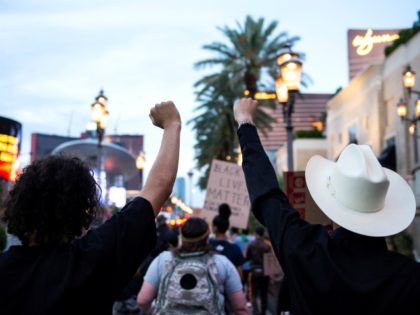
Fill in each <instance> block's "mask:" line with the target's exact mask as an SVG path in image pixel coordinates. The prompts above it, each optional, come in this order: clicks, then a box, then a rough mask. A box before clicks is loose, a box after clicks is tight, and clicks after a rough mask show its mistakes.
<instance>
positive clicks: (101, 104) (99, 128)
mask: <svg viewBox="0 0 420 315" xmlns="http://www.w3.org/2000/svg"><path fill="white" fill-rule="evenodd" d="M107 103H108V98H107V97H106V96H105V95H104V91H103V90H101V91H100V92H99V95H98V96H97V97H96V98H95V102H94V103H93V104H92V105H91V110H92V121H93V123H94V124H96V136H97V137H98V154H97V170H98V171H97V173H98V185H99V186H100V187H101V188H102V189H104V190H105V191H106V177H105V178H104V180H102V170H103V166H104V165H103V164H104V163H103V161H102V159H103V157H102V140H103V138H104V134H105V129H106V126H107V124H108V116H109V112H108V110H107V109H106V105H107ZM102 186H104V187H102ZM105 195H106V193H105Z"/></svg>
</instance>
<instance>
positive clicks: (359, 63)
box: [347, 28, 400, 80]
mask: <svg viewBox="0 0 420 315" xmlns="http://www.w3.org/2000/svg"><path fill="white" fill-rule="evenodd" d="M399 31H400V30H399V29H387V30H373V29H370V28H369V29H351V30H348V31H347V50H348V62H349V78H350V80H351V79H353V78H354V77H355V76H356V75H357V74H359V73H360V72H362V71H363V70H365V69H366V68H367V67H368V66H370V65H372V64H380V63H382V62H383V61H384V59H385V53H384V50H385V47H386V46H389V45H391V44H392V43H393V42H394V41H395V40H397V39H399V38H400V36H399V35H398V33H399Z"/></svg>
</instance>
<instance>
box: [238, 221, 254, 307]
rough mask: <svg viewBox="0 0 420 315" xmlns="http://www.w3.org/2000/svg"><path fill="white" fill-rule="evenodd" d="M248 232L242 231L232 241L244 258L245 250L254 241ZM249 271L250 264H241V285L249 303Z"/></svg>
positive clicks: (247, 261)
mask: <svg viewBox="0 0 420 315" xmlns="http://www.w3.org/2000/svg"><path fill="white" fill-rule="evenodd" d="M248 232H249V231H248V229H242V230H241V232H240V233H239V235H238V236H237V237H236V238H235V241H234V244H235V245H237V246H238V247H239V249H240V250H241V252H242V254H243V255H244V257H245V256H246V250H247V248H248V245H249V243H250V242H252V241H253V240H254V239H255V237H254V236H252V235H249V233H248ZM250 270H251V263H250V262H249V260H246V261H245V262H244V263H243V264H242V274H243V278H242V284H243V286H244V289H245V292H246V297H247V299H248V300H249V301H251V295H250V292H251V291H250V290H249V288H250V286H251V279H250V278H249V276H250Z"/></svg>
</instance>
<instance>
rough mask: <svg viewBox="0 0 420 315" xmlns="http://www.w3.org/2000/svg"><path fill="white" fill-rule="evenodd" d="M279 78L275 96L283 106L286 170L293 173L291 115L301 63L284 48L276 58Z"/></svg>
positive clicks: (290, 51)
mask: <svg viewBox="0 0 420 315" xmlns="http://www.w3.org/2000/svg"><path fill="white" fill-rule="evenodd" d="M277 64H278V66H279V68H280V76H279V77H278V78H277V80H276V94H277V100H278V102H279V103H280V104H281V105H282V106H283V118H284V121H285V122H286V133H287V169H288V171H293V122H292V115H293V112H294V105H295V99H296V94H297V93H298V92H299V89H300V81H301V75H302V61H301V60H300V55H299V54H298V53H295V52H293V51H292V50H291V45H290V44H289V45H287V46H286V51H284V52H283V53H281V54H280V55H279V56H278V57H277Z"/></svg>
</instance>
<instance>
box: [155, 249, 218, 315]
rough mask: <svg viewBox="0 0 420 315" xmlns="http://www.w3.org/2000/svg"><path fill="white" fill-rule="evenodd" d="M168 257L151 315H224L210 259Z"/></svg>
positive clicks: (198, 254)
mask: <svg viewBox="0 0 420 315" xmlns="http://www.w3.org/2000/svg"><path fill="white" fill-rule="evenodd" d="M172 257H173V259H172V260H169V261H166V262H165V270H164V273H163V276H162V278H161V281H160V284H159V293H158V297H157V300H156V305H155V311H154V314H156V315H163V314H165V315H169V314H196V315H208V314H212V315H213V314H219V315H225V311H224V305H223V304H222V303H221V301H220V299H219V285H222V284H221V283H219V280H218V275H217V268H216V264H215V262H214V259H213V257H212V256H211V255H209V254H203V253H191V254H181V255H175V254H173V255H172Z"/></svg>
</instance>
